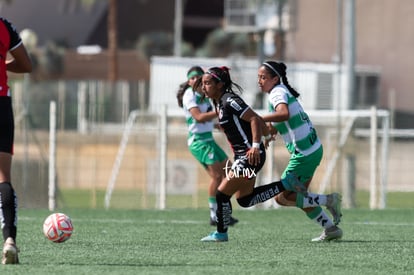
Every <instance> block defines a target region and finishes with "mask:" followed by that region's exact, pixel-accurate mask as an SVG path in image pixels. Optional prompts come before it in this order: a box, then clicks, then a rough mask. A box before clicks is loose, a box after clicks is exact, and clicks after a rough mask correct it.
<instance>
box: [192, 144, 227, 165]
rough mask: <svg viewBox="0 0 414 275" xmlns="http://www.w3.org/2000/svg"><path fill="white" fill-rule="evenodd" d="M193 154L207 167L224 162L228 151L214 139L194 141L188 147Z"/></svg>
mask: <svg viewBox="0 0 414 275" xmlns="http://www.w3.org/2000/svg"><path fill="white" fill-rule="evenodd" d="M188 148H189V149H190V152H191V154H193V156H194V157H195V158H196V159H197V160H198V161H199V162H200V163H201V164H202V165H203V166H204V167H205V168H206V167H207V166H208V165H212V164H214V163H216V162H222V161H224V160H226V159H227V155H226V153H225V152H224V151H223V149H221V148H220V146H218V144H217V143H216V142H215V141H214V140H209V141H202V140H200V141H197V140H195V141H193V142H192V143H191V145H190V146H189V147H188Z"/></svg>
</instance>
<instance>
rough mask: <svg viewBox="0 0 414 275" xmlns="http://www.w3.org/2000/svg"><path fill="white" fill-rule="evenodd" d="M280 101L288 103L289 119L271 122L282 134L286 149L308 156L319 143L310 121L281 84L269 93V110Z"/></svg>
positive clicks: (316, 148)
mask: <svg viewBox="0 0 414 275" xmlns="http://www.w3.org/2000/svg"><path fill="white" fill-rule="evenodd" d="M280 103H285V104H287V105H288V108H289V119H288V120H287V121H282V122H272V124H273V126H274V127H276V129H277V131H278V132H279V133H280V135H281V136H282V138H283V140H284V142H285V144H286V147H287V149H288V151H289V152H290V153H291V154H292V153H295V152H296V153H302V154H303V155H305V156H308V155H310V154H312V153H313V152H315V151H316V150H318V149H319V148H320V147H321V143H320V141H319V138H318V135H317V134H316V130H315V128H313V125H312V122H311V121H310V119H309V117H308V115H307V114H306V113H305V111H304V110H303V107H302V105H300V103H299V101H298V100H297V99H296V98H295V97H294V96H292V95H291V94H290V92H289V90H288V88H287V87H286V86H285V85H283V84H281V85H277V86H275V87H274V88H273V89H272V90H271V91H270V93H269V109H270V111H271V112H273V113H274V112H275V108H276V106H277V105H278V104H280Z"/></svg>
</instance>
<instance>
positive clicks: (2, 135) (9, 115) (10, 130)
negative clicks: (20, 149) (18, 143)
mask: <svg viewBox="0 0 414 275" xmlns="http://www.w3.org/2000/svg"><path fill="white" fill-rule="evenodd" d="M13 139H14V118H13V108H12V101H11V97H8V96H0V152H5V153H10V154H13Z"/></svg>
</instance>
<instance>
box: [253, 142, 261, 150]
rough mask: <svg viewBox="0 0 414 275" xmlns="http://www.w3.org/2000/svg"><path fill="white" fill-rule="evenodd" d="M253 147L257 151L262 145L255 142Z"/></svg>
mask: <svg viewBox="0 0 414 275" xmlns="http://www.w3.org/2000/svg"><path fill="white" fill-rule="evenodd" d="M252 147H253V148H257V149H259V148H260V143H258V142H253V143H252Z"/></svg>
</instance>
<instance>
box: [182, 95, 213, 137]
mask: <svg viewBox="0 0 414 275" xmlns="http://www.w3.org/2000/svg"><path fill="white" fill-rule="evenodd" d="M191 108H198V109H199V110H200V112H201V113H206V112H209V111H212V110H213V106H212V105H211V103H210V100H209V99H208V98H206V97H204V99H203V97H202V95H201V94H200V93H198V92H194V91H193V89H192V88H191V87H190V88H188V89H187V90H186V91H185V93H184V96H183V109H184V112H185V118H186V122H187V126H188V140H187V142H188V145H191V143H193V141H194V140H200V141H209V140H213V128H214V122H213V121H207V122H197V121H196V120H195V119H194V118H193V117H192V115H191V113H190V109H191Z"/></svg>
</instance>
